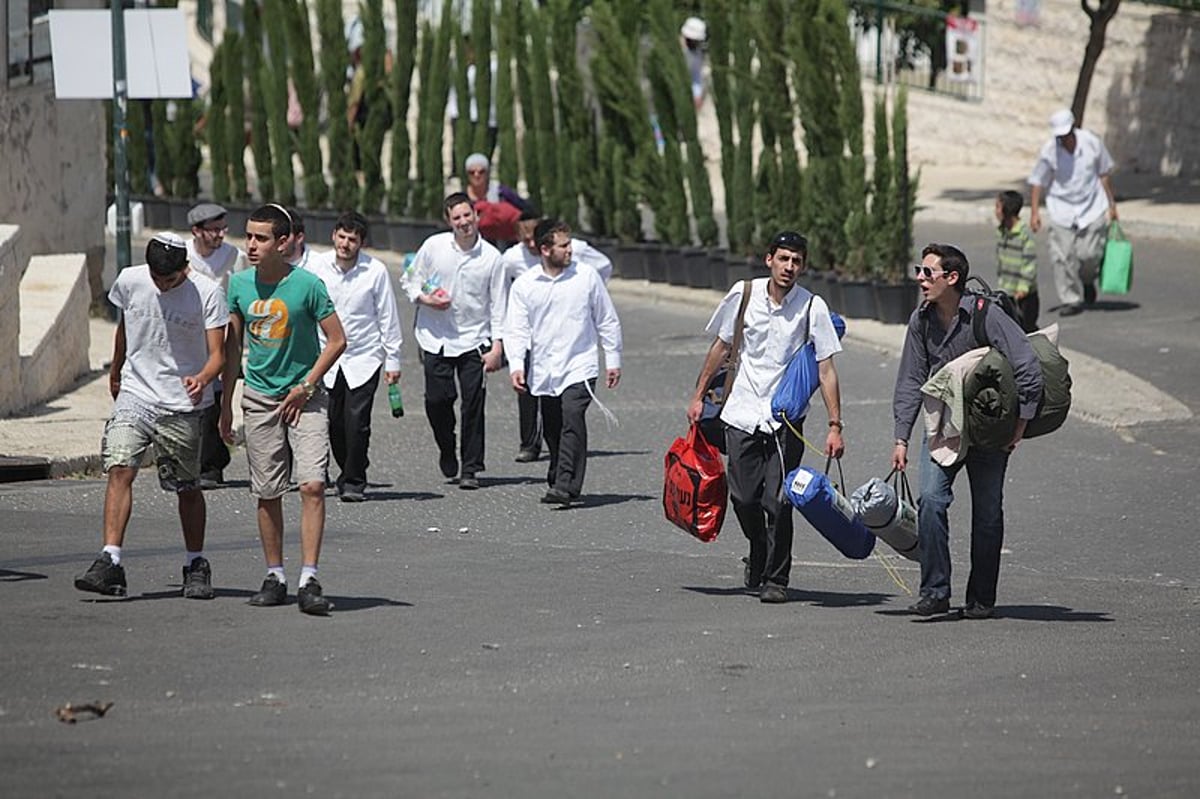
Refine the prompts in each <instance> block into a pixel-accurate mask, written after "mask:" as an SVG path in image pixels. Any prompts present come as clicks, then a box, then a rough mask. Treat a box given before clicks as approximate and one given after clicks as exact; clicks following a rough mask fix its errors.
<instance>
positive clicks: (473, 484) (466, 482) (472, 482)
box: [458, 474, 479, 491]
mask: <svg viewBox="0 0 1200 799" xmlns="http://www.w3.org/2000/svg"><path fill="white" fill-rule="evenodd" d="M458 487H459V488H461V489H462V490H463V491H474V490H475V489H477V488H479V478H478V477H476V476H475V475H473V474H464V475H463V476H462V479H461V480H459V481H458Z"/></svg>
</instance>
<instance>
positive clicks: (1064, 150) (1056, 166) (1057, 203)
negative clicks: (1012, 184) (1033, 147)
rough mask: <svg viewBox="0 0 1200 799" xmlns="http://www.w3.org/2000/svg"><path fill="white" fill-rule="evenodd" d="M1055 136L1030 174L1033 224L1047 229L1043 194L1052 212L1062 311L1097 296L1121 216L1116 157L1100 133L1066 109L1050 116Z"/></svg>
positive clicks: (1071, 312)
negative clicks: (1115, 185) (1112, 230)
mask: <svg viewBox="0 0 1200 799" xmlns="http://www.w3.org/2000/svg"><path fill="white" fill-rule="evenodd" d="M1050 133H1051V134H1052V136H1053V138H1051V139H1050V140H1049V141H1047V142H1046V143H1045V144H1044V145H1042V149H1041V152H1039V153H1038V157H1037V162H1036V163H1035V164H1034V165H1033V172H1032V174H1030V176H1029V185H1030V186H1031V187H1032V192H1031V196H1030V202H1029V206H1030V213H1029V227H1030V229H1031V230H1033V232H1034V233H1037V232H1038V231H1039V230H1041V227H1042V217H1041V213H1040V206H1041V202H1042V196H1043V194H1044V195H1045V197H1046V211H1047V212H1048V213H1049V215H1050V263H1051V264H1052V266H1053V267H1054V287H1055V289H1057V290H1058V298H1059V300H1061V301H1062V305H1061V306H1060V308H1059V312H1058V313H1059V315H1060V316H1073V315H1075V314H1077V313H1080V312H1081V311H1082V310H1083V308H1084V306H1085V305H1091V304H1092V303H1093V302H1095V301H1096V276H1097V275H1098V274H1099V271H1100V262H1101V261H1102V260H1103V259H1104V245H1105V244H1106V243H1107V240H1108V225H1109V223H1110V222H1113V221H1115V220H1116V219H1117V198H1116V194H1115V193H1114V191H1113V184H1112V170H1113V159H1112V156H1111V155H1110V154H1109V152H1108V148H1107V147H1105V146H1104V142H1103V141H1101V140H1100V137H1099V136H1097V135H1096V134H1095V133H1092V132H1091V131H1090V130H1084V129H1083V128H1080V127H1076V125H1075V115H1074V114H1073V113H1071V111H1070V110H1069V109H1066V108H1063V109H1060V110H1058V111H1055V112H1054V113H1053V114H1051V115H1050Z"/></svg>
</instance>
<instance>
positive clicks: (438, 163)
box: [418, 0, 458, 219]
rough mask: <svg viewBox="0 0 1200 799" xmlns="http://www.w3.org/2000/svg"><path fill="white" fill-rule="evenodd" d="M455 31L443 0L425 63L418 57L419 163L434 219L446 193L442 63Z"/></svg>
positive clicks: (445, 83)
mask: <svg viewBox="0 0 1200 799" xmlns="http://www.w3.org/2000/svg"><path fill="white" fill-rule="evenodd" d="M457 29H458V23H457V20H456V19H455V15H454V2H453V0H443V2H442V17H441V23H440V24H439V25H438V29H437V35H436V36H430V37H429V38H430V40H431V41H433V48H432V49H431V51H430V53H429V60H428V62H426V61H425V55H424V53H422V55H421V63H422V65H423V66H425V69H426V71H425V72H422V73H421V83H422V89H423V90H422V102H421V116H422V118H423V120H424V121H423V124H422V131H421V135H423V137H424V138H423V140H421V139H420V138H419V140H418V148H419V149H420V150H421V152H422V162H423V164H424V169H425V174H424V177H423V179H422V185H423V186H424V192H423V196H424V202H425V207H424V209H423V210H424V212H425V213H426V214H428V215H430V216H431V217H433V218H435V219H439V218H441V216H442V198H443V196H444V195H445V191H446V180H445V177H444V174H443V167H444V163H443V160H442V158H443V156H442V141H443V138H444V133H445V129H446V128H445V118H446V116H445V115H446V96H447V94H448V92H449V85H450V84H449V77H448V76H447V74H446V72H447V70H446V64H448V63H449V61H450V46H451V40H452V36H453V35H454V33H455V31H457ZM426 81H428V84H429V86H428V90H429V94H428V95H425V93H424V84H425V83H426Z"/></svg>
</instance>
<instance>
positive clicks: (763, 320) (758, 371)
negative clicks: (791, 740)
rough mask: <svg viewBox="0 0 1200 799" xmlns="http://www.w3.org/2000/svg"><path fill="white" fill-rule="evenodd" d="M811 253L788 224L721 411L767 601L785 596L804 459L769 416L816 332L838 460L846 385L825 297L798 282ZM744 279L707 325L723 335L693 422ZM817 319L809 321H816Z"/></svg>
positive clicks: (752, 307) (751, 581)
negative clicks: (788, 484) (792, 495)
mask: <svg viewBox="0 0 1200 799" xmlns="http://www.w3.org/2000/svg"><path fill="white" fill-rule="evenodd" d="M807 258H808V240H807V239H805V238H804V237H803V236H801V235H800V234H799V233H793V232H791V231H784V232H782V233H780V234H778V235H777V236H775V238H774V239H773V240H772V242H771V247H770V249H769V250H768V251H767V257H766V263H767V268H768V269H770V270H771V275H770V277H765V278H758V279H757V280H754V281H751V284H750V298H749V301H748V302H747V303H746V305H745V315H744V317H743V321H742V332H741V337H742V342H741V347H740V349H739V351H738V354H737V362H736V363H734V364H731V365H730V368H735V369H736V370H737V372H736V376H735V377H734V381H733V386H732V387H731V388H730V390H729V397H728V398H727V399H726V401H725V404H724V406H723V407H722V409H721V421H722V422H724V423H725V444H726V447H727V450H728V455H729V494H730V499H731V500H732V501H733V510H734V512H735V513H736V514H737V517H738V523H739V524H741V526H742V533H744V534H745V536H746V538H747V539H748V540H749V542H750V555H749V557H748V558H747V559H746V570H745V584H746V588H748V589H749V590H751V591H757V592H758V595H759V599H760V600H761V601H763V602H786V601H787V599H788V596H787V585H788V581H789V579H790V574H791V568H792V508H791V506H790V505H789V504H788V502H787V499H785V498H784V496H783V479H784V477H785V476H786V475H787V473H788V472H789V471H791V470H792V469H795V468H796V467H797V466H798V465H799V464H800V456H801V454H802V453H803V451H804V447H803V444H802V442H801V441H800V440H799V439H798V438H797V437H796V436H795V435H794V434H793V433H792V432H790V431H789V430H788V429H787V428H786V427H783V426H782V425H781V423H780V422H778V421H776V420H775V419H774V418H773V417H772V415H771V397H772V395H774V393H775V388H776V387H777V386H778V385H779V381H780V379H781V378H782V377H783V373H784V371H785V370H786V369H787V364H788V360H789V358H788V356H789V355H790V354H792V353H795V352H796V351H798V350H799V349H800V348H801V347H802V346H804V343H805V341H806V339H807V337H808V335H809V332H810V330H811V335H812V341H813V343H814V345H815V346H816V356H817V365H818V369H819V372H820V383H821V397H822V398H823V399H824V400H825V409H826V410H827V411H828V412H829V434H828V435H827V436H826V438H825V453H826V454H827V455H829V456H831V457H834V458H840V457H841V456H842V452H843V450H844V449H845V446H844V444H843V443H842V416H841V405H842V401H841V391H840V389H839V387H838V376H837V370H836V369H835V368H834V366H833V355H834V354H835V353H837V352H840V351H841V349H842V346H841V344H840V343H839V341H838V336H837V332H836V331H835V330H834V327H833V321H832V319H831V318H830V316H829V308H828V306H826V304H825V301H824V300H823V299H821V298H820V297H818V296H815V295H814V294H812V293H810V292H809V291H808V289H806V288H804V287H803V286H798V285H796V279H797V278H798V277H799V276H800V274H801V273H802V272H803V271H804V269H805V266H806V265H807V263H806V261H807ZM744 286H745V284H744V283H738V284H737V285H735V286H734V287H733V288H731V289H730V290H729V293H727V294H726V295H725V299H723V300H722V301H721V304H720V305H719V306H717V310H716V312H715V313H714V314H713V316H712V320H711V321H709V323H708V328H707V330H708V332H709V333H712V334H713V335H715V336H716V338H715V339H714V340H713V343H712V346H711V347H710V348H709V350H708V357H707V358H706V359H705V361H704V367H703V369H701V371H700V378H699V380H698V381H697V383H696V390H695V393H694V394H693V395H692V402H691V404H690V405H689V406H688V411H687V415H688V419H689V420H690V421H691V422H692V423H697V422H699V420H700V415H701V413H702V411H703V409H704V402H703V398H704V391H705V389H706V388H707V387H708V384H709V382H710V381H711V380H712V377H713V375H715V374H716V373H717V371H718V370H719V369H720V368H721V366H722V365H724V364H725V361H726V359H727V358H728V357H729V354H730V352H731V350H732V349H733V341H734V339H735V338H736V337H737V335H738V331H737V318H738V311H739V309H740V308H741V307H742V294H743V290H744ZM810 317H811V319H812V323H811V325H810V324H809V319H810Z"/></svg>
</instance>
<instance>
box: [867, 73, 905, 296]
mask: <svg viewBox="0 0 1200 799" xmlns="http://www.w3.org/2000/svg"><path fill="white" fill-rule="evenodd" d="M874 127H875V130H874V147H873V150H874V154H875V165H874V167H873V169H872V172H871V240H870V248H869V249H868V251H867V265H868V266H869V267H870V268H871V271H872V274H873V276H875V277H884V276H885V272H886V269H887V267H888V263H887V262H888V261H889V260H890V258H891V256H892V254H893V252H894V250H895V243H896V229H897V226H898V221H899V220H898V219H897V217H896V194H895V192H896V183H895V176H894V175H893V171H892V151H891V145H890V142H889V136H888V115H887V101H886V99H885V97H884V93H883V91H882V90H881V91H877V92H876V93H875V125H874Z"/></svg>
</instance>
